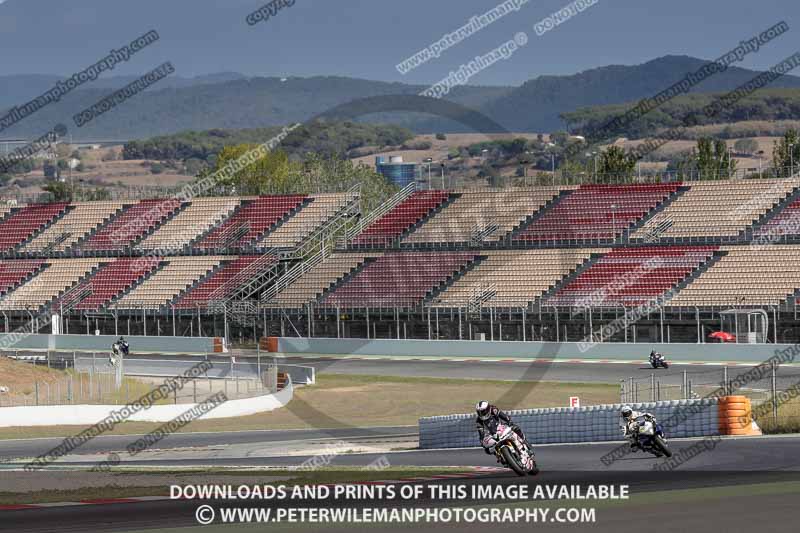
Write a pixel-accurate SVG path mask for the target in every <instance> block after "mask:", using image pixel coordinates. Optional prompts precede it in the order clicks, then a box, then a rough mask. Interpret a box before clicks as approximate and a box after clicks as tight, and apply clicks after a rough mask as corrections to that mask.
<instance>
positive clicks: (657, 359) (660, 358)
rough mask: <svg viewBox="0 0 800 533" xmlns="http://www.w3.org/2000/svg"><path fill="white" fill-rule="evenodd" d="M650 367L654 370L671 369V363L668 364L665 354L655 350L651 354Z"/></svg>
mask: <svg viewBox="0 0 800 533" xmlns="http://www.w3.org/2000/svg"><path fill="white" fill-rule="evenodd" d="M650 366H652V367H653V368H658V367H662V368H669V363H667V360H666V359H665V358H664V354H661V353H659V352H657V351H655V350H653V351H652V352H650Z"/></svg>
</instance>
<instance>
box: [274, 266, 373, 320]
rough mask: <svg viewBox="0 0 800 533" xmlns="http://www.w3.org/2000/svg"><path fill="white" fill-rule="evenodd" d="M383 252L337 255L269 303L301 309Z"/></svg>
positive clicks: (310, 271) (305, 275) (313, 269)
mask: <svg viewBox="0 0 800 533" xmlns="http://www.w3.org/2000/svg"><path fill="white" fill-rule="evenodd" d="M381 255H382V254H381V252H370V253H369V254H368V255H367V254H360V253H335V254H333V255H331V256H330V257H328V258H327V259H326V260H325V261H323V262H322V263H320V264H318V265H316V266H314V267H313V268H312V269H311V270H309V271H308V272H306V273H305V274H304V275H303V276H302V277H301V278H300V279H298V280H297V281H295V282H294V283H292V284H291V285H289V286H288V287H287V288H285V289H284V290H282V291H281V292H279V293H278V295H277V296H276V297H275V298H273V299H272V300H270V301H269V302H267V305H270V306H275V307H301V306H303V305H305V304H306V303H308V302H310V301H312V300H314V299H315V298H316V297H317V296H319V295H320V294H322V293H323V291H325V289H327V288H328V287H330V286H331V285H333V284H334V283H336V282H337V281H339V280H340V279H342V278H343V277H344V276H345V275H347V274H348V273H350V272H352V271H353V270H354V269H355V268H356V267H358V266H359V265H361V264H362V263H363V262H364V259H365V258H366V257H379V256H381Z"/></svg>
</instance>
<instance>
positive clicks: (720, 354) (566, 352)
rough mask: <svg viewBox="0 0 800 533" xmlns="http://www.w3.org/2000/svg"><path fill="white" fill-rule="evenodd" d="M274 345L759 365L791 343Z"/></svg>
mask: <svg viewBox="0 0 800 533" xmlns="http://www.w3.org/2000/svg"><path fill="white" fill-rule="evenodd" d="M273 344H275V346H276V347H277V352H278V353H282V354H287V355H289V354H304V355H306V354H307V355H364V356H369V355H381V356H398V357H400V356H407V357H459V358H469V357H497V358H514V359H525V358H529V359H553V360H556V361H558V360H572V359H596V360H640V361H645V360H647V357H648V355H649V354H650V350H653V349H655V350H658V351H659V352H661V353H663V354H665V355H666V356H667V358H668V360H670V361H675V362H680V361H704V362H727V361H730V362H748V363H749V362H753V363H760V362H762V361H764V360H766V359H769V358H770V357H772V356H773V355H775V353H776V351H780V350H785V349H787V348H792V347H794V345H791V344H684V343H673V344H649V343H648V344H645V343H641V344H634V343H600V344H594V345H585V344H583V343H578V342H519V341H450V340H439V341H429V340H391V339H326V338H312V339H307V338H297V337H280V338H278V339H277V342H276V343H273Z"/></svg>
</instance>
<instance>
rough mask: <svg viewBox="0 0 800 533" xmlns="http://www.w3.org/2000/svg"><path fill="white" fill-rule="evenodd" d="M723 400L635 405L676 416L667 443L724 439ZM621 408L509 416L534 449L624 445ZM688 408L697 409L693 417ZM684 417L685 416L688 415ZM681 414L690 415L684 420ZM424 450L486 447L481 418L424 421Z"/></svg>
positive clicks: (596, 407) (568, 409) (531, 411)
mask: <svg viewBox="0 0 800 533" xmlns="http://www.w3.org/2000/svg"><path fill="white" fill-rule="evenodd" d="M717 403H718V402H717V399H716V398H715V399H700V400H677V401H669V402H649V403H634V404H630V405H631V407H633V409H634V410H636V411H648V412H651V413H653V414H654V415H655V417H656V419H658V420H659V421H661V422H664V421H669V420H670V419H671V417H673V416H675V415H678V416H676V418H675V419H672V420H675V421H676V422H677V423H669V422H667V423H668V427H665V428H664V433H665V434H666V437H667V439H668V440H669V439H670V438H677V437H702V436H707V435H719V433H720V429H719V410H718V406H717ZM621 408H622V406H621V405H617V404H614V405H593V406H589V407H578V408H574V407H553V408H547V409H526V410H521V411H509V415H510V416H511V418H512V420H513V421H514V422H515V423H517V424H518V425H519V426H520V427H521V428H522V431H523V432H524V433H525V436H526V437H527V438H528V439H529V440H530V442H531V443H533V444H551V443H570V442H598V441H615V440H616V441H620V443H621V442H622V441H623V437H622V429H621V428H620V425H619V422H620V416H619V412H620V409H621ZM687 409H691V411H690V412H687V411H686V410H687ZM682 412H683V413H682ZM681 414H683V415H685V416H680V415H681ZM684 418H685V420H684ZM419 446H420V448H465V447H473V446H480V442H479V441H478V432H477V429H476V427H475V414H462V415H447V416H434V417H428V418H420V419H419Z"/></svg>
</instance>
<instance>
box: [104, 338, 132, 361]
mask: <svg viewBox="0 0 800 533" xmlns="http://www.w3.org/2000/svg"><path fill="white" fill-rule="evenodd" d="M129 353H130V347H129V346H128V342H127V341H117V342H115V343H114V344H112V345H111V355H110V356H109V358H108V362H109V363H111V366H117V363H118V362H119V358H120V354H122V355H123V356H126V357H127V356H128V354H129Z"/></svg>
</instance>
